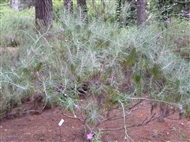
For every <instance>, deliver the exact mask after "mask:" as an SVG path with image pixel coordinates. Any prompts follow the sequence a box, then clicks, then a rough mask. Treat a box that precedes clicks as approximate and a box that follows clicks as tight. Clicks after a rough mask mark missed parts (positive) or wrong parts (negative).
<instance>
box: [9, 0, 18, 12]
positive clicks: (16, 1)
mask: <svg viewBox="0 0 190 142" xmlns="http://www.w3.org/2000/svg"><path fill="white" fill-rule="evenodd" d="M11 7H12V9H14V10H16V11H19V8H18V7H19V0H12V5H11Z"/></svg>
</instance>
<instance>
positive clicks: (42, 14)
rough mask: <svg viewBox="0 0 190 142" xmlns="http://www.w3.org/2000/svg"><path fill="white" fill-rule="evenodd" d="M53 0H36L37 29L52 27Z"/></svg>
mask: <svg viewBox="0 0 190 142" xmlns="http://www.w3.org/2000/svg"><path fill="white" fill-rule="evenodd" d="M52 11H53V7H52V0H36V3H35V22H36V28H37V30H47V29H48V28H51V27H52Z"/></svg>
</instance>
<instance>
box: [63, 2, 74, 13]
mask: <svg viewBox="0 0 190 142" xmlns="http://www.w3.org/2000/svg"><path fill="white" fill-rule="evenodd" d="M64 8H65V11H66V12H67V13H68V12H70V13H73V2H72V0H64Z"/></svg>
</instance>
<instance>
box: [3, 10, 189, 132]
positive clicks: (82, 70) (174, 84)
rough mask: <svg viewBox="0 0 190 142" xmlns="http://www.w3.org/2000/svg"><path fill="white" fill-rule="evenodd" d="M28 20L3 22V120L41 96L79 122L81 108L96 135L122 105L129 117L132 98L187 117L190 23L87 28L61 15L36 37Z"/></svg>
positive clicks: (104, 24) (10, 17) (92, 24)
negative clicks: (177, 109)
mask: <svg viewBox="0 0 190 142" xmlns="http://www.w3.org/2000/svg"><path fill="white" fill-rule="evenodd" d="M27 12H31V13H33V11H32V10H31V11H30V10H29V11H26V12H24V11H22V12H18V13H17V12H15V15H16V16H15V15H3V17H1V22H3V23H5V25H4V27H3V28H2V29H1V31H2V33H3V34H2V35H3V36H1V37H0V38H1V40H0V41H1V46H3V47H4V48H3V49H4V50H5V51H4V52H2V53H1V55H2V56H0V63H1V65H2V68H1V70H0V81H1V84H2V87H1V94H0V98H1V101H0V105H1V108H2V110H1V111H2V112H4V110H7V109H11V108H12V107H13V106H14V105H15V104H19V103H22V101H21V98H23V97H30V96H32V95H34V93H39V94H43V95H44V96H45V98H44V100H43V101H44V102H48V103H49V102H50V103H52V104H53V103H56V104H59V105H61V106H63V108H65V109H67V110H70V111H72V112H73V114H74V115H75V111H76V109H75V106H76V105H79V106H80V108H81V111H82V112H81V113H82V114H83V115H84V116H85V118H86V119H85V125H86V126H92V125H94V129H91V131H92V132H95V131H96V129H97V127H96V125H97V124H99V123H100V122H103V120H104V118H106V116H108V115H109V111H110V110H111V109H115V108H121V103H120V102H122V103H123V104H124V106H125V108H126V109H128V107H129V105H130V103H131V102H133V101H132V98H136V99H139V97H140V98H141V99H142V98H146V99H154V100H156V101H164V102H168V103H175V105H176V106H178V104H182V105H183V106H187V111H186V113H187V114H189V112H188V109H189V90H190V87H189V80H190V71H189V60H188V59H187V57H188V55H189V54H188V53H190V51H189V44H188V43H189V38H188V37H189V33H188V32H182V30H186V31H188V30H189V27H188V23H187V22H186V21H184V22H180V20H179V19H172V21H171V23H170V24H169V25H168V28H167V29H164V30H160V29H159V28H157V23H153V24H150V25H147V27H146V29H143V30H142V29H138V28H136V27H128V28H118V27H119V24H118V23H111V22H110V21H107V22H103V20H102V19H100V20H97V19H96V20H91V21H90V22H89V24H88V25H86V24H84V23H82V22H81V21H80V20H79V19H77V18H76V17H75V18H73V16H71V15H69V14H68V15H65V14H64V13H63V14H61V15H60V18H58V19H57V20H58V22H57V23H54V27H53V29H51V31H47V32H45V33H43V34H41V33H38V34H37V32H36V30H35V26H34V24H33V23H34V21H33V19H32V18H31V17H32V16H33V15H32V14H31V15H29V17H28V18H27V20H26V17H25V16H26V15H27V14H28V13H27ZM175 20H176V21H175ZM10 35H12V36H13V39H11V40H10V38H9V36H10ZM158 36H162V37H163V38H158ZM180 37H184V40H183V41H181V40H180V41H179V38H180ZM12 40H13V41H15V42H16V43H17V45H18V46H19V50H18V51H17V52H16V53H11V52H10V51H9V50H8V48H6V47H7V46H13V45H12V44H11V42H12ZM181 42H183V43H181ZM179 49H180V53H179V52H178V50H179ZM182 49H183V53H184V52H185V51H187V52H186V55H185V58H184V55H183V54H181V52H182V51H181V50H182ZM187 54H188V55H187ZM84 98H85V99H84ZM81 99H82V100H83V101H84V102H81V101H80V100H81ZM120 114H122V112H121V111H120Z"/></svg>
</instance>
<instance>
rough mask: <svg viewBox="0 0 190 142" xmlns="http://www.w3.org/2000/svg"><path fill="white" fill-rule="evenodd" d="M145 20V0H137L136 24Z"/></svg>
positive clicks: (138, 24)
mask: <svg viewBox="0 0 190 142" xmlns="http://www.w3.org/2000/svg"><path fill="white" fill-rule="evenodd" d="M145 21H146V0H137V26H141V25H142V24H143V25H144V23H145Z"/></svg>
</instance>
